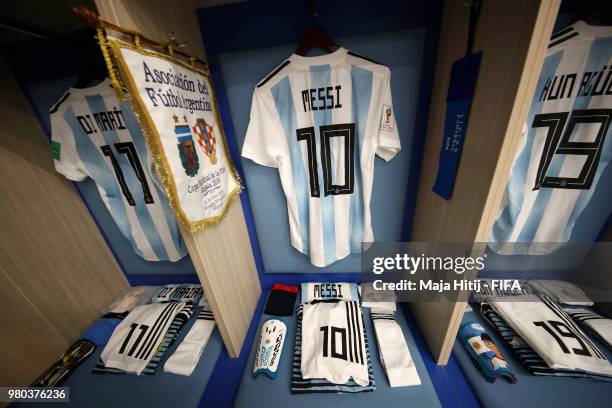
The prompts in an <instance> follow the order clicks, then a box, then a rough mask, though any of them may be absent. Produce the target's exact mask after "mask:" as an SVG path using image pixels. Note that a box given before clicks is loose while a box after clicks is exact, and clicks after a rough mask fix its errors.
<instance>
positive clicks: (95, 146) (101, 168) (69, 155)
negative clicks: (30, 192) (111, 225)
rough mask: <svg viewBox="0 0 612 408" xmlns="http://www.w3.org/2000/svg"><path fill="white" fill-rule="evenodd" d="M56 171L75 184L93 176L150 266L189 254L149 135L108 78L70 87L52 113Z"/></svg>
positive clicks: (104, 198) (109, 207)
mask: <svg viewBox="0 0 612 408" xmlns="http://www.w3.org/2000/svg"><path fill="white" fill-rule="evenodd" d="M50 113H51V126H52V135H51V138H52V144H53V155H54V157H53V158H54V159H55V160H54V162H55V169H56V170H57V171H58V172H60V173H61V174H63V175H64V176H66V178H68V179H70V180H72V181H83V180H85V179H86V178H88V177H91V178H92V179H93V180H94V181H95V182H96V186H97V187H98V191H99V192H100V196H101V197H102V201H104V204H105V205H106V208H108V210H109V211H110V213H111V215H112V217H113V219H114V220H115V222H116V223H117V226H118V227H119V229H120V230H121V232H122V234H123V235H124V236H125V237H126V238H127V239H128V240H129V241H130V243H131V245H132V248H133V249H134V251H135V252H136V253H137V254H138V255H140V256H141V257H143V258H144V259H146V260H148V261H168V260H169V261H177V260H179V259H181V258H182V257H183V256H185V255H186V253H187V249H186V248H185V243H184V242H183V239H182V237H181V234H180V231H179V227H178V224H177V221H176V218H175V217H174V214H173V213H172V211H171V209H170V205H169V204H168V200H167V198H166V196H165V195H164V193H163V191H162V190H161V188H160V187H159V186H158V185H157V184H155V182H156V181H157V180H156V179H155V178H154V177H155V175H154V174H153V169H152V161H151V158H150V155H149V152H148V150H147V146H146V143H145V139H144V136H143V135H142V132H141V131H140V126H139V125H138V122H137V121H136V117H135V116H134V113H133V112H132V110H131V109H130V107H129V105H128V103H127V102H121V103H120V102H119V101H118V100H117V98H116V96H115V90H114V89H113V88H112V87H111V85H110V80H109V79H107V80H105V81H103V82H101V83H100V84H98V85H96V86H93V87H90V88H83V89H76V88H70V89H69V90H68V92H66V93H65V94H64V96H63V97H62V98H61V99H60V100H59V101H58V102H57V103H56V104H55V105H54V106H53V108H52V109H51V112H50Z"/></svg>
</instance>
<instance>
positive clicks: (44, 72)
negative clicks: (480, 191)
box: [2, 0, 609, 406]
mask: <svg viewBox="0 0 612 408" xmlns="http://www.w3.org/2000/svg"><path fill="white" fill-rule="evenodd" d="M441 8H442V2H441V1H439V0H436V1H432V2H416V1H407V2H397V1H392V0H380V1H377V2H376V3H375V5H373V4H372V2H368V1H365V0H356V1H348V0H338V1H330V2H327V1H326V2H318V9H317V10H316V13H314V14H316V15H313V10H312V9H311V8H310V2H307V1H281V0H268V1H253V2H240V3H233V4H228V5H222V6H217V7H210V8H205V9H200V10H199V12H198V19H199V23H200V28H201V30H202V35H203V40H204V44H205V48H206V52H207V56H208V58H209V62H210V63H211V65H212V70H213V77H214V83H215V86H216V89H217V93H218V95H217V97H218V101H219V105H220V110H221V115H222V119H223V123H224V128H225V131H226V136H227V140H228V144H229V147H230V152H231V155H232V159H233V161H234V163H235V164H236V166H237V167H238V170H239V172H240V175H241V176H242V178H243V180H245V184H246V190H247V191H246V192H245V193H243V194H242V195H241V196H240V199H241V203H242V205H243V208H244V213H245V218H246V221H247V227H248V230H249V236H250V238H251V244H252V248H253V253H254V255H255V258H256V263H257V269H258V274H259V278H260V283H261V286H262V289H263V295H262V298H261V299H260V302H259V305H258V308H257V310H256V313H255V316H254V318H253V322H252V324H251V327H250V329H249V332H248V335H247V338H246V341H245V344H244V347H243V350H242V352H241V355H240V357H239V358H238V359H230V358H229V356H228V355H227V353H226V352H225V350H222V351H219V353H220V355H219V358H218V359H217V360H216V361H214V362H210V363H207V367H206V370H207V371H209V372H210V379H209V381H208V385H207V387H206V389H205V391H204V393H203V395H202V396H201V398H200V402H201V403H204V402H205V401H206V403H207V404H212V405H211V406H231V405H232V404H233V402H234V399H235V397H236V395H237V393H238V391H239V387H240V382H241V380H242V373H243V371H244V370H245V369H246V370H248V369H249V367H247V365H248V364H249V361H248V359H249V352H250V350H251V347H252V345H253V342H254V341H256V340H257V336H258V333H257V326H258V322H259V317H260V316H261V313H262V310H263V305H264V303H265V299H266V292H267V290H268V289H269V288H270V287H271V286H272V284H273V283H274V282H276V281H280V282H284V283H298V282H301V281H308V280H331V281H346V280H348V281H358V280H359V275H358V272H359V270H360V265H359V256H358V255H353V256H350V257H348V258H347V259H345V260H342V261H340V262H337V263H336V264H333V265H331V266H330V267H328V268H324V269H321V268H316V267H313V266H312V265H310V264H309V263H308V262H307V259H306V258H305V257H304V256H303V255H301V254H299V253H298V252H297V251H295V250H294V249H293V248H292V247H291V245H290V243H289V240H288V228H287V220H286V204H285V198H284V195H283V193H282V190H281V189H280V183H279V180H278V175H277V174H276V170H275V169H268V168H264V167H261V166H257V165H256V164H254V163H252V162H250V161H248V160H242V159H241V157H240V149H241V147H242V143H243V141H244V132H245V130H246V126H247V124H248V113H249V109H250V103H251V94H252V90H253V88H254V85H255V84H256V82H258V81H259V79H261V78H263V77H264V76H265V75H266V74H267V73H269V72H270V71H271V70H272V69H273V68H274V67H275V66H276V65H277V64H278V63H279V62H280V61H282V59H284V58H285V57H287V56H288V55H289V54H290V53H291V52H292V50H293V49H294V48H295V45H296V44H297V42H298V41H299V39H300V37H301V35H302V33H303V32H304V31H305V30H306V29H307V28H309V27H310V26H312V25H318V26H322V27H323V28H325V29H326V30H327V31H329V32H330V34H331V35H332V37H334V38H335V39H336V40H337V42H338V43H339V44H340V45H342V46H345V47H346V48H349V49H352V50H355V51H357V52H359V53H363V54H364V55H367V56H369V57H371V58H374V59H375V60H378V61H380V62H381V63H383V64H385V65H388V66H390V67H391V69H392V88H393V96H394V104H395V108H396V112H397V116H398V120H399V128H400V132H401V136H402V152H401V154H400V155H398V156H397V157H396V158H395V159H394V160H393V161H391V162H390V163H384V162H383V161H381V160H378V159H377V161H376V173H375V174H376V179H375V180H376V181H375V187H374V192H373V200H372V209H373V226H374V232H375V236H376V238H377V240H379V241H400V240H401V241H408V240H409V239H410V230H411V227H412V218H413V214H414V206H415V202H416V191H417V186H418V180H419V169H420V167H421V160H422V159H421V154H422V150H423V143H424V137H425V132H426V128H427V116H428V109H429V100H430V93H431V89H432V81H433V77H434V67H435V57H436V53H437V40H438V38H437V37H438V32H439V24H440V18H441ZM564 19H565V20H567V21H571V17H568V16H567V15H563V14H562V15H560V16H559V21H560V22H558V25H560V26H563V25H565V22H564ZM2 51H3V53H4V54H5V56H6V58H7V60H8V61H9V64H10V65H11V67H12V69H13V72H14V73H15V76H16V77H17V79H18V81H19V83H20V84H21V86H22V88H23V90H24V93H25V94H26V96H27V97H28V99H29V101H30V103H31V104H32V107H33V109H34V111H35V113H36V115H37V117H38V119H39V121H40V123H41V125H42V127H43V129H44V130H45V133H46V134H47V136H50V128H49V118H48V109H49V107H50V106H51V105H52V104H53V103H54V102H55V101H56V100H57V99H59V97H60V96H61V95H62V93H63V92H64V91H65V90H66V89H67V88H68V87H70V86H72V84H74V81H75V79H76V76H77V73H78V70H79V58H78V57H77V56H76V52H75V49H74V48H73V47H71V46H69V45H65V44H58V43H52V44H49V43H41V42H34V43H32V44H29V45H27V46H19V47H5V48H4V49H3V50H2ZM51 59H52V60H53V61H56V62H57V61H61V62H60V63H54V64H48V61H49V60H51ZM41 67H45V69H41ZM76 188H77V190H78V191H79V193H80V195H81V197H82V198H83V201H84V202H85V204H86V205H87V208H88V209H89V210H90V212H91V214H92V217H93V219H94V221H95V222H96V224H97V225H98V227H99V228H100V231H101V232H102V234H103V236H104V238H105V239H106V241H107V243H108V245H109V247H110V248H111V250H112V252H113V254H114V255H115V257H116V259H117V261H118V263H119V264H120V266H121V268H122V270H123V271H124V273H125V274H126V276H127V278H128V280H129V281H130V283H131V284H132V285H140V284H163V283H169V282H198V278H197V275H196V274H195V270H194V267H193V264H192V263H191V260H190V258H189V256H187V257H185V258H184V259H182V260H181V261H180V262H177V263H170V262H156V263H154V262H147V261H144V260H142V259H141V258H139V257H138V256H137V255H136V254H135V253H134V252H133V251H132V249H131V247H130V245H129V243H128V242H127V241H126V240H125V238H123V236H122V235H121V233H120V231H119V229H118V228H117V227H116V225H115V223H114V221H113V220H112V218H111V217H110V214H109V213H108V211H107V210H106V208H105V207H104V204H103V203H102V201H101V199H100V197H99V194H98V192H97V189H96V187H95V185H94V183H93V181H91V180H88V181H85V182H82V183H77V184H76ZM387 197H393V200H392V201H391V202H390V200H388V199H387ZM266 198H267V199H268V200H269V201H268V202H266V205H262V200H264V199H266ZM270 198H273V199H270ZM274 214H276V216H275V218H274V219H275V221H274V222H264V220H266V219H270V217H271V216H272V215H274ZM608 224H609V223H608ZM590 231H591V230H590ZM579 232H580V231H578V233H579ZM589 233H591V232H589ZM585 234H586V233H585ZM591 239H593V238H591ZM273 255H274V256H273ZM404 311H405V316H406V320H407V325H408V327H409V328H410V331H411V332H412V335H413V337H414V341H415V343H416V345H417V346H418V349H419V351H420V352H421V355H422V358H423V362H424V364H425V366H426V368H427V371H428V374H429V376H430V378H431V381H432V383H433V385H434V387H435V390H436V394H437V397H438V399H439V400H440V403H441V404H442V405H443V406H459V405H464V406H478V405H479V402H478V399H477V397H476V396H475V395H474V393H473V392H472V389H471V387H470V385H468V383H467V382H466V380H465V377H464V375H463V373H462V371H461V369H460V368H459V366H458V363H457V361H456V360H455V358H454V357H451V360H450V362H449V365H448V366H446V367H440V366H436V365H435V363H434V361H433V359H432V358H431V355H430V354H429V351H428V350H427V346H426V345H425V342H424V339H423V338H422V336H421V335H420V333H419V330H418V328H417V326H416V323H415V321H414V320H413V319H412V317H411V314H410V312H409V310H407V308H405V310H404Z"/></svg>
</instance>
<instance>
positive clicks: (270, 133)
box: [242, 88, 287, 167]
mask: <svg viewBox="0 0 612 408" xmlns="http://www.w3.org/2000/svg"><path fill="white" fill-rule="evenodd" d="M284 139H285V136H284V132H283V128H282V125H281V123H280V119H279V117H278V113H277V112H276V109H275V107H274V101H273V98H272V94H271V92H270V90H269V89H267V88H266V89H263V90H262V89H261V88H255V92H253V102H252V104H251V119H250V122H249V127H248V129H247V133H246V137H245V139H244V145H243V146H242V157H245V158H247V159H251V160H253V161H254V162H255V163H257V164H260V165H262V166H267V167H278V161H279V157H280V155H281V151H282V146H283V145H284V144H286V143H287V142H286V140H284Z"/></svg>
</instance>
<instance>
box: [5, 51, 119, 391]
mask: <svg viewBox="0 0 612 408" xmlns="http://www.w3.org/2000/svg"><path fill="white" fill-rule="evenodd" d="M0 89H2V102H1V103H0V174H1V175H2V177H0V231H1V235H0V298H1V299H2V307H1V308H0V327H2V340H1V347H0V386H25V385H28V384H30V383H31V382H32V381H33V380H34V379H35V378H36V377H37V376H38V375H40V374H41V373H42V372H43V371H44V370H45V369H46V368H47V367H48V366H50V365H51V364H52V363H53V362H54V361H56V360H57V359H58V358H59V357H60V356H61V355H62V353H63V352H64V351H65V350H66V349H67V348H68V347H69V346H70V345H71V344H72V343H73V342H74V341H76V340H77V339H78V337H79V335H80V334H81V333H82V332H83V331H84V330H85V329H86V328H87V327H88V326H89V325H90V324H91V323H93V322H94V320H95V319H97V318H99V317H100V315H101V312H100V309H101V308H102V307H103V306H104V305H106V304H108V303H109V302H110V301H111V300H112V299H113V298H114V297H115V296H117V295H118V294H119V292H120V291H121V290H122V289H124V288H126V287H128V286H129V285H128V282H127V280H126V278H125V275H124V274H123V272H122V271H121V269H120V268H119V265H118V264H117V262H116V260H115V258H114V257H113V254H112V253H111V251H110V249H109V248H108V246H107V245H106V242H104V238H102V235H101V234H100V231H99V230H98V227H97V226H96V225H95V223H94V221H93V219H92V218H91V215H90V214H89V212H88V211H87V208H86V207H85V205H84V203H83V201H82V200H81V198H80V197H79V195H78V193H77V191H76V189H75V188H74V186H73V185H72V183H71V182H70V181H68V180H66V179H65V178H64V177H63V176H61V175H60V174H58V173H57V172H56V171H55V168H54V167H53V157H52V155H51V144H50V143H49V141H48V140H47V138H46V137H45V135H44V133H43V130H42V129H41V127H40V124H39V122H38V119H37V118H36V116H35V115H34V112H33V111H32V108H31V107H30V104H29V103H28V101H27V100H26V98H25V96H24V95H23V92H22V90H21V88H20V87H19V84H18V83H17V81H16V80H15V78H14V77H13V74H12V72H11V71H10V69H9V67H8V65H7V64H6V62H5V61H4V58H2V57H0Z"/></svg>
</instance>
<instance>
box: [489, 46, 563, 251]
mask: <svg viewBox="0 0 612 408" xmlns="http://www.w3.org/2000/svg"><path fill="white" fill-rule="evenodd" d="M562 56H563V51H559V52H557V53H556V54H553V55H550V56H548V57H547V58H546V60H544V65H543V66H542V71H541V73H540V77H539V79H538V84H537V85H536V92H535V94H534V95H533V100H532V102H531V108H530V109H529V113H528V114H527V119H526V120H527V126H528V127H529V128H528V130H527V135H526V142H525V146H524V147H523V150H522V151H521V153H520V154H519V156H518V157H517V159H516V162H515V163H514V165H513V167H512V173H511V176H510V180H509V182H508V186H507V187H506V189H507V190H506V194H507V197H506V207H505V208H504V211H503V212H502V214H501V215H500V216H499V218H498V219H497V221H496V222H495V225H494V226H493V230H492V237H491V240H492V241H493V242H505V241H507V240H508V239H509V236H510V234H511V233H512V230H513V228H514V226H515V223H516V220H517V219H518V217H519V214H520V211H521V207H522V206H523V200H524V188H525V184H526V183H528V182H530V181H529V180H527V171H528V170H529V163H530V161H531V153H532V150H533V141H534V138H535V132H536V129H534V128H532V127H531V124H532V123H533V118H534V117H535V116H536V115H537V114H539V113H540V111H541V110H542V103H540V102H538V98H539V97H540V94H541V92H542V89H543V88H544V85H545V84H546V80H547V79H548V78H551V77H552V76H554V74H555V72H556V71H557V68H558V66H559V63H560V62H561V57H562Z"/></svg>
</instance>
